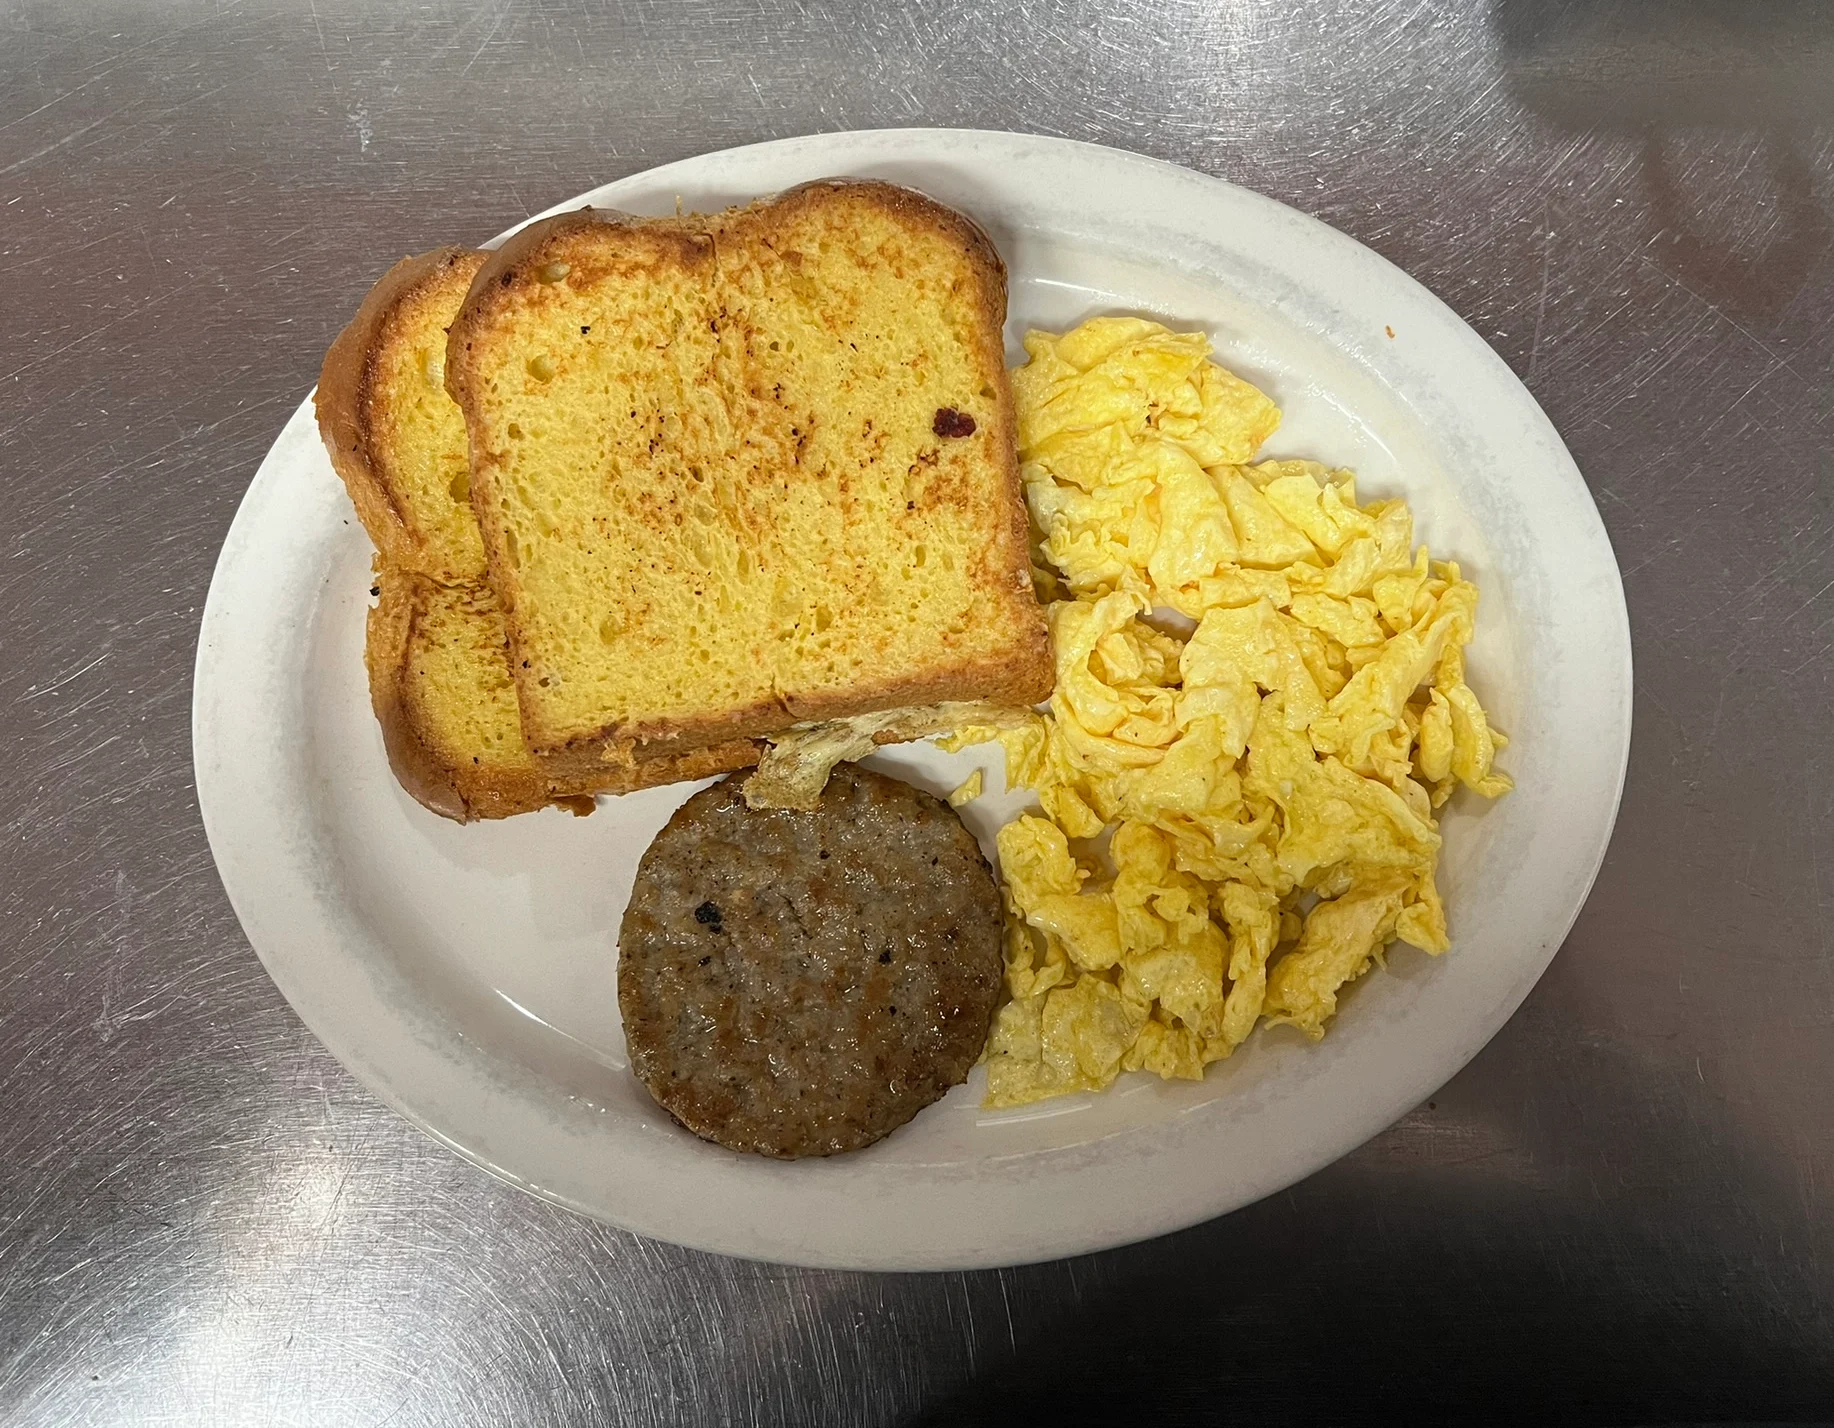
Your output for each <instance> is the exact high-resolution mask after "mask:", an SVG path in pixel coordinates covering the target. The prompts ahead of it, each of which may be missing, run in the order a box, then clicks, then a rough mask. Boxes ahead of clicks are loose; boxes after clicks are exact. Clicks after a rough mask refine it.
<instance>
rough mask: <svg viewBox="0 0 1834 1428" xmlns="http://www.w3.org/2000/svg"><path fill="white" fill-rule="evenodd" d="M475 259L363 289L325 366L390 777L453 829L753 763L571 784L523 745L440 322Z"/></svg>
mask: <svg viewBox="0 0 1834 1428" xmlns="http://www.w3.org/2000/svg"><path fill="white" fill-rule="evenodd" d="M483 261H484V255H483V254H482V253H472V252H468V251H466V250H464V249H460V248H442V249H438V250H436V251H434V252H431V253H425V254H422V255H421V256H419V257H416V258H405V259H403V260H402V261H401V262H399V263H397V264H396V265H395V266H394V267H393V268H391V269H390V270H389V271H388V273H387V274H385V275H384V277H383V278H382V280H381V281H380V282H378V283H377V284H376V286H375V287H374V288H373V289H371V291H370V293H369V295H368V297H366V298H365V299H364V301H363V304H362V306H361V307H360V308H359V309H358V312H357V315H356V317H355V318H354V319H353V320H352V322H351V323H350V325H349V326H348V327H346V328H345V329H344V331H343V332H342V333H341V334H340V335H339V336H338V338H337V340H336V342H334V343H333V344H332V347H331V350H330V352H329V353H328V354H327V355H326V358H325V365H324V370H323V373H322V374H321V376H320V379H319V385H318V393H317V398H316V402H317V410H318V418H319V427H320V431H321V433H322V435H323V436H324V439H325V446H326V448H327V450H328V451H329V453H330V456H331V461H332V465H333V467H334V468H335V469H336V470H337V472H338V474H339V475H340V476H341V477H342V478H343V480H344V484H345V486H346V488H347V489H348V490H349V492H350V496H351V501H352V504H353V505H354V506H355V507H356V510H357V515H358V517H359V519H360V520H361V521H362V523H363V526H364V529H365V530H366V531H368V533H369V536H370V539H371V540H372V541H373V542H374V543H375V546H376V550H377V557H376V573H375V593H376V595H377V596H378V597H379V602H378V604H377V605H376V606H375V607H374V608H372V609H371V611H370V615H369V622H368V633H367V638H366V644H365V649H364V662H365V664H366V665H367V667H368V671H369V685H370V700H371V704H372V705H373V707H374V709H375V713H376V718H377V721H378V722H379V723H380V725H381V728H382V736H383V743H384V746H385V747H386V749H387V751H388V757H389V764H390V766H391V767H392V768H393V770H394V772H395V776H396V778H397V779H398V780H399V782H400V783H401V785H402V787H403V788H405V789H406V790H407V791H408V792H409V793H410V794H411V795H412V796H413V797H414V798H415V799H416V800H418V801H419V802H420V803H422V804H424V805H425V806H426V807H427V808H430V809H432V810H433V811H434V812H435V813H440V814H443V815H445V816H446V817H448V818H456V819H459V820H461V821H465V820H470V819H475V818H504V817H508V816H510V815H512V814H517V813H526V812H530V811H532V810H534V809H537V808H541V807H543V806H544V805H546V804H549V803H558V804H561V805H563V806H566V807H571V808H572V809H573V810H574V811H575V812H585V811H588V810H590V808H591V806H592V805H591V799H590V797H589V795H591V794H594V793H616V792H623V791H627V790H629V789H632V788H640V787H647V786H648V785H650V784H655V783H668V782H672V781H674V780H676V779H683V778H701V777H705V776H706V775H708V774H713V773H723V772H725V771H727V770H728V769H734V768H740V767H743V766H744V765H746V764H749V763H752V762H754V761H755V759H756V757H757V749H756V747H755V746H754V745H752V744H751V743H749V742H747V741H734V742H730V743H727V744H723V745H720V746H717V747H715V748H711V749H708V750H705V751H701V752H699V753H696V754H695V755H694V756H692V757H691V758H686V759H683V760H681V761H673V760H661V761H657V762H651V763H643V764H635V765H633V766H631V767H627V768H612V767H605V768H600V769H587V770H581V771H574V772H572V773H567V774H557V773H556V772H555V771H552V770H548V769H545V768H543V767H542V766H541V765H540V764H539V763H538V762H537V761H536V759H535V758H534V757H533V755H531V754H530V752H529V749H528V745H527V744H526V743H525V741H524V740H523V737H522V725H521V721H520V718H519V715H518V711H517V706H516V695H515V686H514V684H513V683H512V681H511V679H510V672H509V650H508V646H507V643H506V641H505V636H504V631H503V617H502V613H501V611H500V610H499V608H498V606H497V601H496V596H495V595H494V593H493V592H492V590H491V588H490V586H489V584H488V583H487V582H486V580H485V579H484V575H485V567H484V547H483V544H482V542H481V541H480V539H479V536H478V525H477V519H476V517H475V516H473V514H472V511H471V504H470V499H469V495H470V493H469V484H470V474H469V465H468V459H467V452H466V443H465V424H464V418H463V416H462V415H461V413H460V412H459V409H458V407H457V406H455V405H454V404H453V402H452V399H451V398H450V397H448V396H447V395H446V391H445V387H444V368H445V351H446V327H447V325H448V324H449V323H450V322H451V321H452V318H453V316H454V315H455V314H456V313H457V312H458V309H459V304H460V303H461V302H462V301H463V300H464V296H465V292H466V290H467V288H468V287H469V286H470V283H471V279H472V276H473V275H474V274H475V273H476V272H477V269H478V268H479V266H481V265H482V263H483Z"/></svg>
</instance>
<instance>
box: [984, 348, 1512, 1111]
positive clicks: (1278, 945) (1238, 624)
mask: <svg viewBox="0 0 1834 1428" xmlns="http://www.w3.org/2000/svg"><path fill="white" fill-rule="evenodd" d="M1025 346H1026V351H1027V354H1028V356H1029V360H1028V361H1027V363H1026V364H1025V365H1024V366H1023V367H1021V368H1019V369H1018V370H1017V371H1016V372H1015V373H1014V376H1013V387H1014V392H1015V396H1016V400H1017V407H1018V438H1019V451H1020V459H1021V463H1022V465H1021V471H1022V475H1023V478H1024V482H1025V490H1026V499H1027V502H1028V504H1029V506H1030V510H1031V515H1032V521H1033V525H1034V528H1035V530H1036V533H1037V539H1038V557H1037V560H1038V566H1039V572H1040V580H1041V583H1042V584H1043V585H1045V587H1046V588H1047V590H1048V591H1049V592H1050V593H1051V594H1053V595H1054V596H1055V597H1056V598H1055V601H1054V603H1053V604H1052V605H1051V609H1050V624H1051V633H1052V639H1053V643H1054V646H1055V651H1056V664H1057V681H1056V690H1055V693H1054V694H1053V695H1052V697H1051V702H1050V712H1049V713H1048V714H1043V715H1033V716H1031V717H1030V718H1028V719H1027V720H1025V721H1024V723H1023V724H1022V725H1021V726H1019V727H1006V728H992V727H988V728H973V727H969V728H965V729H963V730H961V731H960V732H959V733H958V735H957V736H956V737H955V738H954V740H953V741H952V743H951V745H950V746H951V747H960V746H961V745H963V744H967V743H973V742H981V741H985V740H989V739H997V740H999V742H1000V743H1001V744H1002V745H1003V747H1004V752H1005V758H1006V767H1007V779H1008V781H1009V783H1012V784H1023V785H1025V786H1026V787H1028V788H1030V789H1033V790H1035V791H1036V792H1037V795H1038V799H1039V802H1040V804H1041V811H1040V813H1039V814H1037V815H1028V816H1024V817H1021V818H1019V819H1017V820H1016V821H1014V822H1012V823H1010V824H1008V825H1007V826H1005V827H1004V828H1002V829H1001V830H1000V832H999V835H998V843H999V853H1000V864H1001V873H1002V877H1003V882H1004V895H1005V896H1004V900H1005V906H1006V913H1007V926H1006V938H1005V990H1006V995H1005V998H1004V1000H1003V1004H1002V1006H1001V1007H1000V1010H999V1013H998V1016H997V1019H996V1021H995V1025H994V1031H993V1034H992V1037H991V1040H990V1042H989V1046H988V1059H987V1069H988V1082H987V1101H988V1104H990V1105H993V1106H1012V1105H1021V1104H1024V1103H1026V1102H1030V1101H1035V1100H1038V1099H1041V1098H1043V1097H1047V1096H1055V1095H1060V1094H1063V1093H1066V1092H1072V1091H1092V1090H1098V1089H1100V1088H1102V1087H1104V1086H1106V1085H1108V1084H1109V1083H1110V1082H1111V1081H1113V1080H1114V1078H1115V1077H1116V1075H1117V1074H1119V1073H1120V1072H1122V1071H1133V1070H1147V1071H1154V1072H1157V1073H1158V1074H1159V1075H1160V1076H1163V1077H1167V1078H1170V1077H1188V1078H1197V1077H1201V1076H1202V1075H1203V1070H1204V1067H1205V1066H1206V1065H1207V1064H1208V1063H1210V1062H1212V1061H1216V1060H1219V1059H1221V1058H1223V1057H1226V1056H1228V1055H1230V1054H1231V1052H1233V1051H1234V1050H1235V1048H1236V1047H1237V1046H1239V1045H1241V1043H1242V1042H1243V1041H1244V1040H1245V1039H1246V1038H1247V1036H1248V1034H1249V1033H1250V1032H1251V1031H1252V1030H1253V1029H1254V1027H1255V1025H1256V1024H1257V1023H1258V1022H1260V1021H1262V1020H1265V1021H1267V1022H1269V1023H1270V1024H1275V1025H1279V1024H1288V1025H1292V1026H1295V1027H1297V1028H1299V1030H1301V1031H1302V1032H1304V1033H1305V1034H1306V1035H1308V1036H1310V1037H1313V1038H1317V1037H1319V1036H1322V1035H1323V1034H1324V1029H1325V1026H1326V1023H1327V1022H1328V1021H1329V1020H1330V1018H1331V1017H1332V1015H1333V1014H1334V1013H1335V1012H1336V1010H1337V1004H1338V997H1339V995H1340V993H1341V992H1342V990H1343V988H1344V986H1345V985H1346V984H1347V983H1349V982H1351V981H1353V980H1354V979H1355V978H1357V977H1358V976H1360V975H1361V974H1362V973H1363V972H1364V971H1365V970H1366V969H1367V968H1368V967H1369V966H1370V964H1371V963H1372V962H1380V961H1381V960H1382V958H1383V955H1384V951H1385V949H1386V948H1387V946H1388V944H1389V943H1390V942H1391V941H1392V940H1395V939H1400V940H1403V941H1406V942H1408V943H1411V944H1412V945H1414V946H1416V947H1419V948H1421V949H1423V950H1424V951H1427V952H1430V953H1439V952H1443V951H1444V950H1445V949H1446V947H1447V945H1448V942H1447V931H1446V917H1445V909H1444V907H1443V906H1442V904H1441V902H1440V897H1439V892H1438V889H1437V887H1436V885H1435V881H1434V875H1435V870H1436V867H1437V864H1438V858H1439V849H1440V832H1439V828H1438V824H1437V821H1436V818H1435V811H1436V810H1437V809H1438V808H1439V807H1440V806H1441V805H1443V804H1444V802H1445V801H1446V799H1447V798H1448V797H1449V796H1450V795H1451V793H1452V792H1453V790H1454V789H1455V788H1457V787H1460V786H1462V787H1465V788H1469V789H1471V790H1472V791H1474V792H1475V793H1477V794H1479V795H1481V796H1483V797H1485V798H1495V797H1497V796H1498V795H1500V794H1502V793H1504V792H1506V791H1507V790H1508V789H1509V787H1510V783H1509V780H1508V778H1507V777H1505V776H1504V775H1503V774H1501V773H1499V772H1498V771H1497V770H1496V769H1495V767H1494V763H1493V761H1494V757H1495V754H1496V751H1497V750H1498V749H1500V748H1502V747H1503V745H1504V742H1505V741H1504V739H1503V737H1502V735H1501V734H1500V733H1498V732H1497V731H1496V730H1494V729H1492V728H1491V727H1490V725H1489V723H1488V720H1487V719H1486V717H1485V714H1484V710H1483V707H1482V705H1481V704H1480V703H1479V702H1478V699H1477V696H1476V695H1475V694H1474V693H1473V692H1472V690H1471V687H1470V686H1469V684H1467V683H1466V680H1465V664H1464V647H1465V645H1466V644H1467V643H1468V642H1469V640H1470V639H1471V635H1472V622H1473V619H1474V617H1475V613H1476V608H1477V588H1476V586H1475V585H1473V584H1472V583H1471V582H1470V581H1468V580H1466V579H1465V578H1464V577H1463V576H1462V574H1461V573H1460V570H1459V567H1458V566H1457V565H1455V564H1452V563H1450V562H1444V561H1436V560H1433V559H1431V558H1430V557H1429V555H1428V553H1427V551H1426V550H1425V549H1424V548H1419V549H1416V548H1415V546H1414V539H1413V518H1412V516H1411V514H1410V512H1409V511H1408V508H1407V505H1406V503H1405V502H1403V501H1401V500H1396V499H1385V500H1373V501H1367V502H1360V501H1359V500H1358V498H1357V492H1356V487H1355V482H1354V479H1353V478H1352V476H1351V474H1350V473H1349V472H1348V471H1342V470H1332V469H1330V468H1328V467H1326V466H1323V465H1320V464H1319V463H1317V462H1314V461H1302V460H1268V461H1258V462H1257V461H1256V460H1255V459H1254V458H1255V456H1256V454H1257V450H1258V448H1259V447H1260V445H1261V444H1262V443H1263V442H1264V441H1265V440H1266V439H1267V438H1268V437H1269V436H1271V435H1272V434H1273V431H1274V429H1275V427H1276V426H1277V424H1278V422H1279V412H1278V410H1277V409H1276V408H1275V406H1274V404H1273V403H1272V402H1271V401H1270V400H1269V399H1268V398H1267V397H1266V396H1265V395H1263V394H1262V393H1261V392H1259V391H1257V390H1256V389H1255V388H1254V387H1252V386H1250V385H1249V384H1248V383H1246V382H1244V381H1242V380H1241V379H1240V378H1238V377H1236V376H1234V375H1233V374H1231V373H1229V372H1227V371H1225V370H1224V369H1223V368H1222V367H1220V366H1218V365H1217V364H1216V363H1214V362H1212V361H1210V360H1209V351H1210V348H1209V342H1208V340H1207V339H1206V338H1205V337H1204V336H1203V335H1202V334H1200V333H1178V332H1172V331H1169V330H1167V329H1166V328H1164V327H1162V326H1160V325H1159V324H1157V323H1154V322H1149V321H1145V320H1142V319H1137V318H1118V317H1117V318H1098V319H1095V320H1093V321H1090V322H1087V323H1084V324H1083V325H1082V326H1080V327H1078V328H1076V329H1075V330H1074V331H1072V332H1069V333H1066V334H1064V335H1062V336H1060V337H1059V336H1052V335H1050V334H1047V333H1042V332H1034V333H1032V334H1030V335H1029V336H1028V337H1027V339H1026V344H1025ZM1167 612H1175V614H1173V615H1172V616H1171V618H1167ZM1103 838H1105V839H1106V840H1107V841H1106V855H1105V857H1102V856H1098V854H1097V851H1096V849H1097V844H1096V843H1095V842H1094V841H1093V840H1097V839H1103ZM1110 869H1111V870H1112V871H1110Z"/></svg>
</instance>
